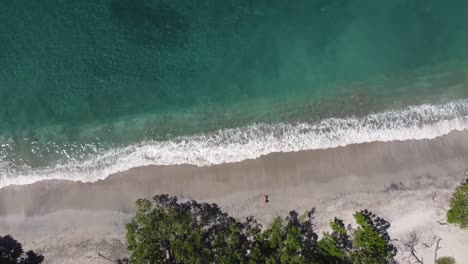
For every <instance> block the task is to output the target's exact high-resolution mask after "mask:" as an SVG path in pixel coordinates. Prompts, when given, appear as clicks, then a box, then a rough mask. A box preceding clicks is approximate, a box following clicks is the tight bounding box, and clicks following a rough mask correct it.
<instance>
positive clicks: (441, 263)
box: [435, 257, 456, 264]
mask: <svg viewBox="0 0 468 264" xmlns="http://www.w3.org/2000/svg"><path fill="white" fill-rule="evenodd" d="M435 264H456V262H455V259H454V258H453V257H440V258H438V259H437V260H436V262H435Z"/></svg>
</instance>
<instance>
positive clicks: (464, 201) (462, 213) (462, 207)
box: [447, 180, 468, 228]
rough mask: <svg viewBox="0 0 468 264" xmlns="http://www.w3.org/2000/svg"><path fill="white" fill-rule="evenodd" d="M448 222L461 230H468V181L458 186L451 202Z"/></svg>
mask: <svg viewBox="0 0 468 264" xmlns="http://www.w3.org/2000/svg"><path fill="white" fill-rule="evenodd" d="M447 221H448V222H449V223H451V224H456V225H458V226H460V227H461V228H468V180H466V182H465V183H463V184H462V185H460V186H458V187H457V188H456V189H455V192H454V193H453V196H452V200H451V201H450V210H448V212H447Z"/></svg>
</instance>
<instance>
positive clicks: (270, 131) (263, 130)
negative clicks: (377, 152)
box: [0, 100, 468, 188]
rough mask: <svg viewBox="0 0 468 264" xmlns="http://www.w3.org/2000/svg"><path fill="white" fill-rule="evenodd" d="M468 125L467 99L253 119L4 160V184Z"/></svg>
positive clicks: (428, 135) (234, 158) (210, 161)
mask: <svg viewBox="0 0 468 264" xmlns="http://www.w3.org/2000/svg"><path fill="white" fill-rule="evenodd" d="M467 128H468V100H459V101H453V102H449V103H446V104H442V105H431V104H423V105H419V106H410V107H407V108H404V109H402V110H395V111H386V112H381V113H374V114H370V115H368V116H365V117H361V118H358V117H350V118H329V119H325V120H322V121H320V122H316V123H293V124H288V123H277V124H264V123H260V124H253V125H250V126H247V127H242V128H234V129H222V130H219V131H216V132H212V133H207V134H199V135H193V136H184V137H178V138H176V139H173V140H170V141H145V142H142V143H139V144H135V145H131V146H127V147H124V148H118V149H112V150H110V151H106V152H104V153H101V154H96V155H95V156H94V157H92V158H90V159H88V160H86V161H84V162H77V161H69V162H67V163H64V164H60V165H56V166H54V167H51V168H42V169H30V168H29V169H28V168H24V169H21V170H19V171H15V172H12V171H11V170H9V169H8V167H9V166H8V164H0V172H1V175H2V176H1V178H0V188H1V187H4V186H7V185H10V184H17V185H23V184H30V183H34V182H36V181H40V180H46V179H65V180H75V181H97V180H99V179H103V178H105V177H107V176H108V175H109V174H112V173H116V172H119V171H124V170H128V169H130V168H133V167H139V166H146V165H177V164H191V165H197V166H209V165H215V164H221V163H229V162H239V161H242V160H246V159H255V158H258V157H260V156H262V155H266V154H269V153H272V152H294V151H300V150H311V149H326V148H335V147H339V146H346V145H349V144H359V143H366V142H374V141H394V140H408V139H432V138H435V137H438V136H441V135H444V134H447V133H449V132H451V131H453V130H464V129H467Z"/></svg>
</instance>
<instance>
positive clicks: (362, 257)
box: [351, 210, 397, 264]
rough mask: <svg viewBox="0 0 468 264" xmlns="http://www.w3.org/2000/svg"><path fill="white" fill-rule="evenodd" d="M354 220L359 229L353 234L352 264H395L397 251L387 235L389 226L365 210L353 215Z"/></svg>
mask: <svg viewBox="0 0 468 264" xmlns="http://www.w3.org/2000/svg"><path fill="white" fill-rule="evenodd" d="M354 218H355V219H356V222H357V224H358V225H359V227H358V228H357V230H356V231H355V232H354V243H353V244H354V251H353V252H352V254H351V258H352V260H353V263H362V264H380V263H396V261H395V260H394V257H395V255H396V253H397V250H396V248H395V246H393V245H392V244H391V243H390V236H389V235H388V233H387V230H388V228H390V224H389V223H388V222H387V221H385V220H384V219H382V218H380V217H376V216H375V215H374V214H372V213H371V212H369V211H367V210H364V211H361V212H358V213H356V214H354Z"/></svg>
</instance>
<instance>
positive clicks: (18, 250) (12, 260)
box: [0, 235, 44, 264]
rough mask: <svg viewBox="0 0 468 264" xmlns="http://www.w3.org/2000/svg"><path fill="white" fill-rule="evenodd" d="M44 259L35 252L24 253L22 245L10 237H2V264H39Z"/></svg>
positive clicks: (0, 242) (0, 243)
mask: <svg viewBox="0 0 468 264" xmlns="http://www.w3.org/2000/svg"><path fill="white" fill-rule="evenodd" d="M42 261H44V257H43V256H41V255H38V254H36V253H34V251H31V250H30V251H28V252H26V253H25V252H24V250H23V247H22V245H21V243H19V242H18V241H17V240H16V239H14V238H13V237H12V236H10V235H6V236H0V263H1V264H39V263H42Z"/></svg>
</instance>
